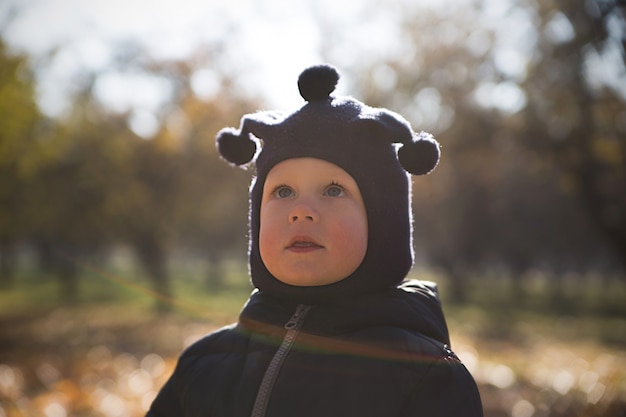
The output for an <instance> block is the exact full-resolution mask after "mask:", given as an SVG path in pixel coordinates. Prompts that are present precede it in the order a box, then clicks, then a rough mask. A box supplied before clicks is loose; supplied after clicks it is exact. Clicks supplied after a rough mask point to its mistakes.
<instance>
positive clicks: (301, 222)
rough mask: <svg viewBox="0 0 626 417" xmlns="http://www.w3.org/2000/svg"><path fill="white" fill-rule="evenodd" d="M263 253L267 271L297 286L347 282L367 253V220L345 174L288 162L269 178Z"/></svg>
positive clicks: (331, 167) (322, 165) (319, 163)
mask: <svg viewBox="0 0 626 417" xmlns="http://www.w3.org/2000/svg"><path fill="white" fill-rule="evenodd" d="M260 220H261V227H260V232H259V233H260V234H259V250H260V252H261V259H263V263H264V264H265V266H266V268H267V269H268V270H269V272H270V273H271V274H272V275H274V276H275V277H276V278H277V279H279V280H280V281H282V282H284V283H286V284H290V285H298V286H319V285H327V284H332V283H334V282H337V281H341V280H342V279H344V278H346V277H348V276H349V275H350V274H351V273H352V272H354V271H355V270H356V269H357V268H358V266H359V265H360V264H361V262H362V261H363V258H364V257H365V252H366V251H367V215H366V212H365V205H364V204H363V198H362V197H361V192H360V191H359V187H358V185H357V184H356V182H355V181H354V179H353V178H352V176H350V174H348V173H347V172H346V171H344V170H343V169H342V168H340V167H338V166H337V165H335V164H332V163H330V162H327V161H324V160H321V159H316V158H294V159H287V160H285V161H282V162H280V163H279V164H277V165H276V166H274V167H273V168H272V169H271V170H270V172H269V173H268V175H267V179H266V180H265V184H264V186H263V197H262V200H261V214H260Z"/></svg>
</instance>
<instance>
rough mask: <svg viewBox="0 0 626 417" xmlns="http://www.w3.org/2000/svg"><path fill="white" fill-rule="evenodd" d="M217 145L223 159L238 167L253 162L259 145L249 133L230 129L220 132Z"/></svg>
mask: <svg viewBox="0 0 626 417" xmlns="http://www.w3.org/2000/svg"><path fill="white" fill-rule="evenodd" d="M216 144H217V150H218V152H219V153H220V155H221V156H222V158H224V159H225V160H226V161H228V162H230V163H231V164H234V165H238V166H241V165H245V164H247V163H248V162H250V161H252V158H254V155H255V154H256V151H257V143H256V141H254V140H253V139H252V138H251V137H250V134H249V133H244V132H241V133H240V132H239V131H237V130H236V129H233V128H230V127H227V128H225V129H222V130H220V131H219V133H218V134H217V138H216Z"/></svg>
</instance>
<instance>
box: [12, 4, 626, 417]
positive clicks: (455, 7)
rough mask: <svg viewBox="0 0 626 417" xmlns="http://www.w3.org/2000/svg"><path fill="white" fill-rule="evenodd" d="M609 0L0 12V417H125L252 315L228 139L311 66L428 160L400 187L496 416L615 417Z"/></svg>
mask: <svg viewBox="0 0 626 417" xmlns="http://www.w3.org/2000/svg"><path fill="white" fill-rule="evenodd" d="M625 8H626V6H625V3H624V2H623V1H621V0H541V1H540V0H517V1H516V0H439V1H436V2H434V1H427V0H384V1H383V0H342V1H330V0H308V1H307V0H291V1H286V0H285V1H281V0H180V1H173V0H150V1H149V0H123V1H122V0H2V1H0V417H14V416H43V417H67V416H106V417H117V416H141V415H143V414H144V413H145V410H146V409H147V407H148V405H149V404H150V402H151V401H152V399H153V398H154V396H155V395H156V392H157V390H158V389H159V388H160V386H161V385H162V384H163V382H164V381H165V379H166V378H167V377H168V375H169V373H170V372H171V370H172V367H173V365H174V363H175V360H176V357H177V355H178V354H179V353H180V351H181V350H182V349H183V348H184V347H185V346H187V345H188V344H189V343H192V342H193V341H194V340H196V339H198V338H199V337H200V336H201V335H203V334H204V333H206V332H209V331H211V330H213V329H215V328H217V327H219V326H222V325H224V324H227V323H229V322H232V321H233V320H235V319H236V318H237V314H238V312H239V310H240V309H241V307H242V305H243V303H244V302H245V300H246V298H247V297H248V295H249V293H250V291H251V287H250V284H249V282H248V277H247V269H246V268H247V265H246V246H247V237H246V233H247V225H246V219H247V187H248V185H249V181H250V177H251V172H250V171H245V170H240V169H236V168H232V167H229V166H228V165H227V164H225V163H223V162H222V161H220V160H219V158H218V156H217V154H216V150H215V146H214V138H215V134H216V133H217V131H218V130H219V129H221V128H222V127H225V126H234V127H237V126H238V125H239V118H240V117H241V115H243V114H244V113H248V112H252V111H255V110H259V109H275V108H279V109H294V108H296V107H297V106H300V105H301V104H302V103H303V102H302V99H301V98H300V96H299V94H298V91H297V87H296V80H297V77H298V75H299V73H300V71H301V70H302V69H304V68H305V67H307V66H308V65H311V64H315V63H320V62H328V63H332V64H334V65H335V66H337V67H338V68H339V69H340V72H341V74H342V79H341V80H340V83H339V87H338V90H337V92H338V93H339V94H350V95H353V96H355V97H356V98H358V99H360V100H362V101H364V102H366V103H368V104H371V105H375V106H384V107H388V108H391V109H393V110H395V111H398V112H399V113H401V114H403V115H404V116H405V117H406V118H407V119H408V120H409V121H410V122H411V124H412V125H413V127H414V129H416V130H426V131H429V132H431V133H433V134H434V135H435V136H436V137H437V139H438V140H439V141H440V143H441V144H442V152H443V158H442V160H441V163H440V165H439V167H438V168H437V170H436V171H435V172H433V173H432V174H430V175H428V176H426V177H420V178H414V180H413V181H414V193H413V199H414V214H415V250H416V258H417V259H416V264H415V267H414V269H413V271H412V273H411V277H412V278H418V279H428V280H433V281H436V282H437V283H438V284H439V287H440V292H441V296H442V299H443V303H444V310H445V312H446V314H447V317H448V320H449V327H450V330H451V333H452V344H453V348H454V349H455V351H456V352H457V353H458V355H459V356H460V357H461V359H462V360H463V361H464V362H465V363H466V365H467V367H468V368H469V369H470V371H471V372H472V373H473V375H474V377H475V378H476V380H477V382H478V384H479V387H480V391H481V395H482V397H483V401H484V405H485V414H486V416H488V417H492V416H493V417H497V416H511V417H532V416H567V417H570V416H603V417H608V416H611V417H613V416H615V417H619V416H621V417H623V416H625V415H626V353H625V347H626V65H625V62H626V53H625V46H626V15H625V13H626V10H625Z"/></svg>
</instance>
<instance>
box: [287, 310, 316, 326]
mask: <svg viewBox="0 0 626 417" xmlns="http://www.w3.org/2000/svg"><path fill="white" fill-rule="evenodd" d="M310 309H311V306H308V305H306V304H298V307H296V312H295V313H293V316H291V318H290V319H289V321H288V322H287V323H285V329H287V330H292V329H295V328H296V327H299V326H298V325H299V324H300V321H301V319H302V318H304V316H306V313H308V311H309V310H310Z"/></svg>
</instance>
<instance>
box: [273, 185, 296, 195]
mask: <svg viewBox="0 0 626 417" xmlns="http://www.w3.org/2000/svg"><path fill="white" fill-rule="evenodd" d="M293 194H294V192H293V190H292V189H291V188H290V187H288V186H286V185H281V186H279V187H276V189H275V190H274V195H275V196H276V197H277V198H287V197H291V196H292V195H293Z"/></svg>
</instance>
